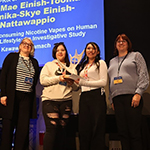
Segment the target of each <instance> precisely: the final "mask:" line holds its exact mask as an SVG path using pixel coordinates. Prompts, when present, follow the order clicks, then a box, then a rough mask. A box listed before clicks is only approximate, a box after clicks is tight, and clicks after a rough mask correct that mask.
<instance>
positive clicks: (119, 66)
mask: <svg viewBox="0 0 150 150" xmlns="http://www.w3.org/2000/svg"><path fill="white" fill-rule="evenodd" d="M127 55H128V53H127V54H126V55H125V57H124V58H123V60H122V61H121V63H120V64H119V57H118V76H119V71H120V68H121V65H122V63H123V61H124V60H125V59H126V57H127Z"/></svg>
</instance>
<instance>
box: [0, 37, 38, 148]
mask: <svg viewBox="0 0 150 150" xmlns="http://www.w3.org/2000/svg"><path fill="white" fill-rule="evenodd" d="M33 56H34V45H33V42H32V41H31V39H29V38H24V39H23V40H22V41H21V43H20V45H19V52H18V53H10V54H8V56H7V57H6V58H5V60H4V62H3V66H2V71H1V78H0V89H1V102H0V103H1V104H0V116H1V117H2V141H1V148H0V149H1V150H11V147H12V138H13V131H14V128H16V132H15V141H14V149H15V150H28V149H29V120H30V118H36V92H35V86H36V83H37V80H38V75H39V65H38V62H37V60H36V59H35V58H33Z"/></svg>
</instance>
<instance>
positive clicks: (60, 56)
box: [56, 45, 66, 63]
mask: <svg viewBox="0 0 150 150" xmlns="http://www.w3.org/2000/svg"><path fill="white" fill-rule="evenodd" d="M65 57H66V50H65V48H64V46H63V45H59V46H58V47H57V51H56V58H57V59H58V60H59V61H61V62H64V63H65Z"/></svg>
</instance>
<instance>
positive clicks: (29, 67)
mask: <svg viewBox="0 0 150 150" xmlns="http://www.w3.org/2000/svg"><path fill="white" fill-rule="evenodd" d="M21 58H22V61H23V63H24V64H25V66H26V67H27V68H28V70H29V72H30V74H31V61H30V59H29V66H28V65H27V63H26V62H25V60H24V59H23V57H21Z"/></svg>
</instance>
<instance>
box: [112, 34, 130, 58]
mask: <svg viewBox="0 0 150 150" xmlns="http://www.w3.org/2000/svg"><path fill="white" fill-rule="evenodd" d="M120 38H122V39H123V40H126V41H127V43H128V52H132V51H133V49H132V43H131V41H130V39H129V38H128V37H127V35H126V34H119V35H118V36H117V38H116V40H115V43H114V56H118V50H117V47H116V43H117V41H118V40H119V39H120Z"/></svg>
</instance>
